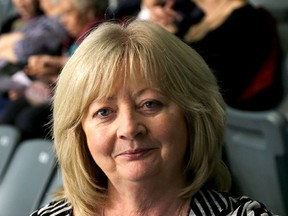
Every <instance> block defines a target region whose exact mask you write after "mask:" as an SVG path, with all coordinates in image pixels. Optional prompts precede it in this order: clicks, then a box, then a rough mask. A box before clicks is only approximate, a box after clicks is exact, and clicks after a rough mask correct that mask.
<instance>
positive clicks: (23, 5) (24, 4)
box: [12, 0, 37, 19]
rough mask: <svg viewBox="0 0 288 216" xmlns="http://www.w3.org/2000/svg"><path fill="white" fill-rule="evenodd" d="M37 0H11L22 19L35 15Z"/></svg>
mask: <svg viewBox="0 0 288 216" xmlns="http://www.w3.org/2000/svg"><path fill="white" fill-rule="evenodd" d="M36 1H37V0H12V2H13V5H14V7H15V9H16V11H17V12H18V13H19V14H20V16H21V17H22V18H23V19H31V18H33V17H34V16H35V15H36Z"/></svg>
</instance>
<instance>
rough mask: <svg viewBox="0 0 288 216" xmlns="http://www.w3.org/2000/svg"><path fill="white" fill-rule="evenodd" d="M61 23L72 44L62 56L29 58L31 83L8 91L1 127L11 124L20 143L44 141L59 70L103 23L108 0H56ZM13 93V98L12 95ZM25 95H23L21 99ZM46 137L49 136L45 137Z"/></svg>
mask: <svg viewBox="0 0 288 216" xmlns="http://www.w3.org/2000/svg"><path fill="white" fill-rule="evenodd" d="M59 3H60V10H61V19H60V21H61V23H62V24H63V25H64V27H65V28H66V30H67V31H68V32H69V34H70V35H72V36H73V38H74V43H73V44H72V45H71V46H70V49H69V50H68V51H67V52H68V53H65V54H64V55H59V56H49V55H39V56H31V57H30V58H29V61H28V65H27V66H26V67H25V69H24V72H25V73H26V74H28V75H29V76H33V77H34V80H33V81H32V83H30V84H29V86H28V87H27V89H26V90H25V91H20V92H19V91H18V92H15V91H12V92H11V91H10V92H9V94H10V98H12V99H13V100H12V101H11V102H9V103H8V104H7V105H6V106H5V107H4V109H3V111H2V115H1V117H0V123H1V124H12V125H15V126H16V127H18V128H19V129H20V130H21V132H22V137H23V139H28V138H33V137H46V136H47V133H48V132H49V130H48V129H47V127H46V124H47V123H48V121H49V118H50V114H51V107H50V101H51V100H52V98H53V91H52V89H51V85H52V86H53V84H54V82H55V80H56V79H57V77H58V74H59V72H60V70H61V69H62V67H63V65H64V64H65V63H66V61H67V60H68V58H69V55H71V54H72V53H73V51H74V50H75V48H76V47H77V46H78V45H79V43H81V42H82V40H83V38H84V37H85V36H86V34H88V33H87V31H89V29H90V28H92V27H94V26H95V25H98V24H99V23H101V22H103V20H104V14H105V11H106V8H107V7H108V0H81V1H78V0H59ZM11 93H12V94H11ZM23 93H24V95H23ZM48 134H49V133H48Z"/></svg>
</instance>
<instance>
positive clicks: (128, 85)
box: [31, 21, 272, 216]
mask: <svg viewBox="0 0 288 216" xmlns="http://www.w3.org/2000/svg"><path fill="white" fill-rule="evenodd" d="M175 53H177V55H176V54H175ZM224 108H225V106H224V102H223V99H222V97H221V94H220V93H219V90H218V86H217V83H216V79H215V77H214V76H213V74H212V73H211V71H210V69H209V67H208V66H207V65H206V63H205V62H204V61H203V59H202V58H201V57H200V56H199V55H198V54H197V53H196V52H195V51H194V50H193V49H191V48H190V47H189V46H187V45H186V44H185V43H183V42H182V41H181V40H179V39H178V38H177V37H176V36H174V35H173V34H171V33H169V32H167V31H165V30H164V29H163V28H161V27H159V26H158V25H156V24H154V23H152V22H146V21H133V22H131V23H128V24H127V25H124V26H123V25H119V24H113V23H106V24H102V25H100V26H99V27H98V28H97V29H96V30H95V31H94V32H92V33H91V34H90V35H89V36H88V37H87V38H86V39H85V40H84V41H83V43H82V44H81V45H80V46H79V48H78V49H77V50H76V52H75V53H74V54H73V55H72V57H71V58H70V59H69V61H68V62H67V64H66V65H65V67H64V69H63V70H62V72H61V74H60V76H59V80H58V83H57V87H56V93H55V100H54V112H53V131H54V144H55V150H56V154H57V157H58V160H59V165H60V168H61V172H62V177H63V186H64V189H63V191H61V192H59V193H60V194H59V196H58V199H57V200H56V201H53V202H52V203H49V204H48V205H46V206H45V207H43V208H42V209H40V210H37V211H35V212H34V213H32V214H31V215H32V216H44V215H45V216H48V215H54V216H56V215H57V216H60V215H70V216H72V215H73V216H92V215H106V216H107V215H123V216H124V215H125V216H126V215H130V216H132V215H153V216H163V215H169V216H170V215H171V216H176V215H177V216H178V215H181V216H184V215H234V214H235V215H236V214H237V215H246V214H247V215H250V214H251V215H252V214H253V215H255V216H256V215H262V214H265V215H272V213H270V212H268V211H267V210H266V209H265V206H264V205H262V204H260V203H259V202H257V201H253V200H251V199H249V198H248V197H239V198H234V197H232V196H230V195H229V194H228V193H226V192H225V191H228V190H229V186H230V175H229V171H228V170H227V168H226V166H225V165H224V164H223V162H222V161H221V149H222V147H221V146H222V141H223V130H224V126H225V110H224Z"/></svg>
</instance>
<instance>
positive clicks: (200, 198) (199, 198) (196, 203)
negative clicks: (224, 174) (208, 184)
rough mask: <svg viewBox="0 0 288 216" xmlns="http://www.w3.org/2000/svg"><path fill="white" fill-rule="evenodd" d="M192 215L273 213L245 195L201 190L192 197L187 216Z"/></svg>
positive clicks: (255, 214)
mask: <svg viewBox="0 0 288 216" xmlns="http://www.w3.org/2000/svg"><path fill="white" fill-rule="evenodd" d="M192 215H254V216H258V215H259V216H260V215H266V216H269V215H275V214H273V213H271V212H269V211H268V210H267V209H266V206H265V205H264V204H262V203H261V202H259V201H256V200H253V199H251V198H249V197H247V196H240V197H234V196H232V195H231V194H229V193H226V192H216V191H213V190H201V191H199V192H198V193H197V194H195V196H194V197H193V198H192V200H191V203H190V210H189V216H192Z"/></svg>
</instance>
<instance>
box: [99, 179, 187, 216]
mask: <svg viewBox="0 0 288 216" xmlns="http://www.w3.org/2000/svg"><path fill="white" fill-rule="evenodd" d="M114 185H115V184H113V185H112V184H109V187H108V191H109V194H108V199H109V202H108V204H107V206H106V207H105V208H104V209H103V212H104V213H105V214H104V215H119V216H120V215H137V216H138V215H141V216H142V215H155V216H156V215H179V214H180V215H185V214H183V212H187V209H186V200H183V199H182V198H179V196H178V194H179V193H180V190H181V188H183V187H184V184H183V183H179V182H177V183H176V182H175V183H171V182H170V184H169V183H163V182H162V184H154V186H151V185H153V184H139V185H138V183H128V184H126V183H124V184H120V186H119V185H118V184H117V187H115V186H114ZM118 186H119V187H118ZM173 188H175V189H173ZM156 191H157V193H156Z"/></svg>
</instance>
